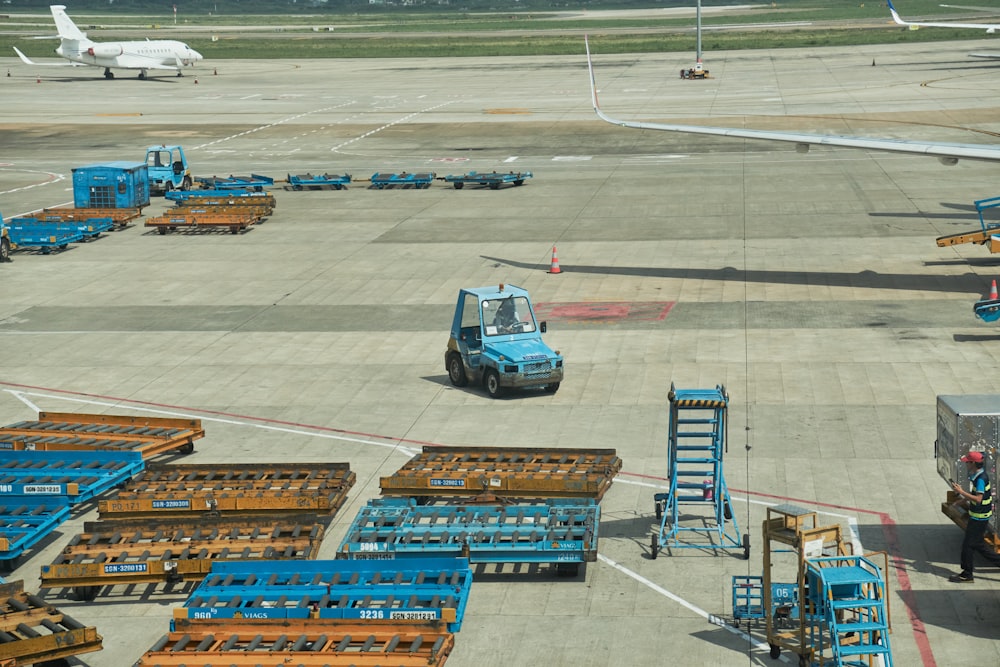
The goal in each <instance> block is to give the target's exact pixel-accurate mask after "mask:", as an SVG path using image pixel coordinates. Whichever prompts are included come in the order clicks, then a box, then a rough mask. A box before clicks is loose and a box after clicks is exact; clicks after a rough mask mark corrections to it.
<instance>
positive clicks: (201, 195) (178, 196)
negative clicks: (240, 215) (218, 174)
mask: <svg viewBox="0 0 1000 667" xmlns="http://www.w3.org/2000/svg"><path fill="white" fill-rule="evenodd" d="M163 196H164V197H165V198H166V199H169V200H170V201H173V202H189V203H191V204H194V205H196V206H266V207H268V208H269V209H270V211H273V210H274V205H275V201H274V195H272V194H271V193H269V192H257V191H255V190H171V191H170V192H168V193H167V194H165V195H163ZM270 211H268V213H270Z"/></svg>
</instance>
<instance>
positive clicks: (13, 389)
mask: <svg viewBox="0 0 1000 667" xmlns="http://www.w3.org/2000/svg"><path fill="white" fill-rule="evenodd" d="M0 386H4V387H10V388H8V389H4V391H6V392H7V393H10V394H11V395H13V396H14V397H15V398H17V399H18V400H20V401H21V402H23V403H24V404H25V405H27V406H29V407H30V408H31V409H32V410H33V411H34V412H35V413H36V414H37V413H38V412H41V410H40V408H39V407H38V406H36V405H35V404H34V403H32V402H31V401H30V400H28V399H27V398H26V397H28V396H33V397H39V398H54V399H56V400H64V401H73V402H77V403H83V404H90V405H100V406H102V407H109V408H116V407H121V406H122V405H123V404H124V405H130V406H132V407H133V408H134V409H137V410H145V411H148V412H151V413H159V414H169V415H176V416H183V417H186V418H189V419H190V418H201V419H207V420H208V421H215V422H218V423H226V424H233V425H238V426H251V427H254V428H261V429H264V430H273V431H278V432H284V433H302V434H308V435H312V436H319V437H323V438H328V439H331V440H341V441H345V442H353V443H358V444H370V445H375V446H377V447H388V448H391V449H394V450H396V451H399V452H400V453H402V454H406V455H408V456H410V457H412V456H414V455H415V454H417V453H419V451H420V450H418V449H416V448H411V447H406V446H403V443H406V444H409V445H420V446H434V447H437V446H440V444H438V443H433V442H427V441H421V440H412V439H409V438H393V437H389V436H381V435H378V434H372V433H363V432H359V431H349V430H345V429H339V428H332V427H327V426H316V425H311V424H304V423H300V422H288V421H284V420H279V419H269V418H264V417H252V416H247V415H239V414H235V413H229V412H222V411H218V410H190V409H187V411H186V412H181V410H183V408H180V407H178V406H173V405H168V404H164V403H154V402H151V401H137V400H133V399H127V398H116V397H111V396H102V395H99V394H89V393H86V392H79V391H71V390H65V389H51V388H46V387H36V386H31V385H25V384H19V383H15V382H3V381H0ZM197 415H213V416H212V417H208V418H206V417H198V416H197ZM303 429H305V430H303ZM620 475H621V476H625V477H634V478H639V479H642V480H652V481H648V482H647V481H628V480H624V479H620V480H618V481H619V482H621V483H626V484H637V485H640V486H654V487H660V488H665V487H664V482H665V481H666V479H665V478H664V477H659V476H656V475H647V474H643V473H630V472H627V471H623V472H621V473H620ZM729 490H730V491H736V492H739V493H743V494H746V495H747V496H748V498H747V499H745V502H748V503H749V502H754V503H759V502H762V501H751V500H750V499H749V496H758V497H761V498H770V499H772V500H775V501H778V502H781V503H788V502H793V503H800V504H802V505H806V506H812V507H823V508H827V509H839V510H843V511H848V512H852V513H855V514H867V515H870V516H874V517H877V518H878V519H879V521H880V522H881V524H882V530H883V534H884V536H885V542H886V545H887V549H886V553H888V554H889V563H890V567H892V568H893V569H894V570H895V572H896V580H897V581H898V582H899V595H900V597H901V598H902V599H903V604H904V607H905V608H906V611H907V616H908V618H909V621H910V627H911V630H912V631H913V636H914V640H915V643H916V645H917V649H918V652H919V653H920V657H921V662H922V664H923V665H924V667H936V665H937V661H936V659H935V658H934V652H933V650H932V649H931V646H930V639H929V638H928V636H927V630H926V627H925V626H924V623H923V621H922V620H921V619H920V616H919V609H918V606H917V600H916V596H915V595H914V592H913V587H912V585H911V583H910V577H909V572H908V571H907V568H906V563H905V562H904V560H903V558H902V556H901V555H900V547H899V535H898V531H897V528H896V522H895V520H893V518H892V517H891V516H889V515H888V514H887V513H885V512H878V511H875V510H866V509H862V508H857V507H849V506H847V505H839V504H836V503H825V502H822V501H816V500H804V499H798V498H793V497H790V496H779V495H776V494H770V493H762V492H758V491H746V490H741V489H734V488H730V489H729ZM731 498H732V497H731ZM824 513H826V514H831V515H833V516H841V517H843V518H845V519H846V520H847V522H848V525H849V529H850V533H851V541H852V543H855V544H856V545H858V546H860V540H859V538H858V533H857V525H856V519H854V518H852V517H850V516H847V515H837V514H833V513H832V512H826V511H825V512H824ZM856 553H863V552H862V551H861V550H860V548H859V549H858V551H857V552H856ZM598 558H599V559H600V560H601V561H603V562H605V563H607V564H608V565H611V566H612V567H614V568H615V569H618V570H619V571H621V572H623V573H624V574H627V575H628V576H630V577H633V578H635V579H636V581H639V582H641V583H643V584H644V585H647V586H649V587H650V588H651V589H652V590H655V591H657V592H659V593H661V594H663V595H666V596H667V597H669V598H670V599H672V600H675V601H676V602H678V604H682V605H684V606H685V607H686V608H688V609H691V610H693V611H695V612H696V613H699V614H702V615H704V617H705V618H707V619H709V620H711V621H713V622H715V621H714V620H713V619H716V618H717V617H715V616H713V615H710V614H708V613H707V612H704V611H703V610H701V609H699V608H698V607H696V606H694V605H691V604H690V603H688V602H686V601H684V600H682V599H681V598H679V597H677V596H675V595H674V594H672V593H670V592H669V591H667V590H666V589H664V588H662V587H660V586H658V585H657V584H655V583H653V582H651V581H649V580H647V579H645V578H643V577H641V576H640V575H638V574H635V573H634V572H631V571H630V570H628V569H627V568H624V567H622V566H620V565H619V564H618V563H616V562H615V561H613V560H611V559H610V558H606V557H605V556H602V555H601V554H598ZM725 627H727V629H729V628H728V626H725ZM732 631H733V632H736V633H737V634H739V635H740V636H744V633H742V632H739V631H738V630H736V629H732ZM745 636H746V638H747V640H748V641H753V638H752V637H750V636H749V635H745Z"/></svg>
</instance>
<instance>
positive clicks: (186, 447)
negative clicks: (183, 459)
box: [177, 442, 194, 454]
mask: <svg viewBox="0 0 1000 667" xmlns="http://www.w3.org/2000/svg"><path fill="white" fill-rule="evenodd" d="M177 451H178V452H180V453H181V454H192V453H194V443H193V442H185V443H184V444H183V445H181V446H180V447H178V448H177Z"/></svg>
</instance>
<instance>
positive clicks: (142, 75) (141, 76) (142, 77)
mask: <svg viewBox="0 0 1000 667" xmlns="http://www.w3.org/2000/svg"><path fill="white" fill-rule="evenodd" d="M139 80H140V81H145V80H146V70H144V69H141V70H139Z"/></svg>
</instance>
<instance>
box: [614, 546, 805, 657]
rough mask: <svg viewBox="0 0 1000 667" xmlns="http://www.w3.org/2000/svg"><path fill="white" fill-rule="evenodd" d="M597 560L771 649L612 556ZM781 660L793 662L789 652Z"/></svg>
mask: <svg viewBox="0 0 1000 667" xmlns="http://www.w3.org/2000/svg"><path fill="white" fill-rule="evenodd" d="M597 560H599V561H601V562H602V563H606V564H608V565H610V566H611V567H613V568H614V569H616V570H618V571H619V572H621V573H622V574H625V575H626V576H628V577H631V578H632V579H635V580H636V581H638V582H639V583H640V584H642V585H643V586H645V587H646V588H649V589H650V590H652V591H655V592H657V593H659V594H660V595H662V596H663V597H665V598H668V599H670V600H672V601H674V602H676V603H677V604H679V605H681V606H682V607H684V608H685V609H687V610H689V611H692V612H694V613H695V614H697V615H699V616H701V617H702V618H704V619H705V620H707V621H708V622H709V623H711V624H712V625H717V626H719V627H720V628H725V629H726V630H728V631H729V632H731V633H733V634H734V635H736V636H738V637H740V638H741V639H743V640H744V641H747V642H750V643H751V644H753V646H754V648H756V649H759V650H762V651H766V650H769V649H770V646H769V645H768V644H767V643H766V642H762V641H760V640H759V639H755V638H754V637H753V636H752V635H750V634H749V633H746V632H743V631H742V630H740V629H739V628H734V627H732V626H731V625H729V624H728V623H726V621H725V620H724V619H722V618H719V617H718V616H716V615H715V614H710V613H708V612H707V611H705V610H704V609H702V608H701V607H698V606H696V605H693V604H691V603H690V602H688V601H687V600H685V599H684V598H682V597H680V596H678V595H675V594H674V593H671V592H670V591H668V590H667V589H666V588H663V587H662V586H660V585H659V584H657V583H655V582H653V581H650V580H649V579H647V578H646V577H644V576H642V575H641V574H639V573H637V572H633V571H632V570H630V569H628V568H627V567H625V566H624V565H622V564H621V563H618V562H616V561H613V560H611V559H610V558H608V557H607V556H605V555H604V554H600V553H599V554H597ZM779 660H781V661H782V662H791V659H790V657H789V654H788V653H787V652H786V653H785V654H783V655H781V656H779Z"/></svg>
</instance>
